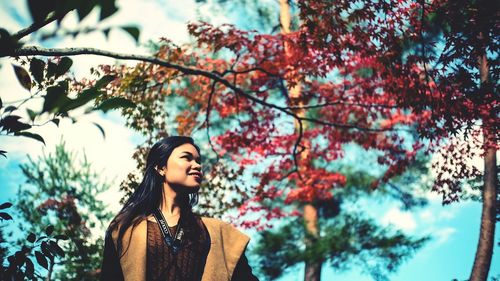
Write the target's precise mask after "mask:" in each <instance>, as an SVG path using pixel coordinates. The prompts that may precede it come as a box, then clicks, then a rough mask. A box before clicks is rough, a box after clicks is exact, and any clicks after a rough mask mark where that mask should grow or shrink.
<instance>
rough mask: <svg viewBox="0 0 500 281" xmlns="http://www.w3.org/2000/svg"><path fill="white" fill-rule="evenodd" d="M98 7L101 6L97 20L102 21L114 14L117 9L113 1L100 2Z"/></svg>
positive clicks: (104, 0)
mask: <svg viewBox="0 0 500 281" xmlns="http://www.w3.org/2000/svg"><path fill="white" fill-rule="evenodd" d="M100 6H101V15H100V17H99V20H101V21H102V20H103V19H105V18H107V17H109V16H111V15H112V14H114V13H116V11H118V8H117V7H116V5H115V0H101V1H100Z"/></svg>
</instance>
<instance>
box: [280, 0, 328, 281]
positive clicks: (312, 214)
mask: <svg viewBox="0 0 500 281" xmlns="http://www.w3.org/2000/svg"><path fill="white" fill-rule="evenodd" d="M290 22H291V15H290V6H289V5H288V0H280V23H281V31H282V33H283V34H286V33H290V29H291V28H290ZM288 49H289V46H288V45H285V52H287V53H288ZM300 92H301V85H300V82H298V83H297V85H296V86H294V87H293V88H291V89H290V92H289V95H290V99H291V101H292V103H293V105H295V106H299V107H300V106H303V104H302V102H298V103H297V104H295V103H296V102H295V101H297V100H298V98H299V97H300ZM295 113H296V114H297V115H298V116H300V117H303V116H304V110H300V109H298V110H296V111H295ZM298 127H299V123H298V121H297V120H296V121H295V128H296V130H297V131H298ZM303 130H304V131H305V130H306V126H305V125H304V126H303ZM304 146H305V147H306V149H305V150H304V151H302V153H301V154H300V155H299V159H300V160H302V161H300V162H301V163H302V165H307V163H304V160H305V159H307V153H308V151H307V149H308V148H309V147H310V145H309V143H307V142H306V141H305V142H304ZM300 170H301V169H300V168H299V171H300ZM303 219H304V223H305V226H304V227H305V231H306V232H307V233H309V234H310V235H311V236H312V237H314V238H312V239H310V238H306V240H305V241H304V242H305V245H306V248H308V247H311V245H313V244H314V243H315V240H316V239H315V238H316V237H318V235H319V231H318V210H317V209H316V207H315V206H314V205H312V204H306V205H305V206H304V212H303ZM306 236H309V235H306ZM322 263H323V262H322V260H319V261H318V260H313V261H311V260H307V261H306V262H305V273H304V280H305V281H320V280H321V265H322Z"/></svg>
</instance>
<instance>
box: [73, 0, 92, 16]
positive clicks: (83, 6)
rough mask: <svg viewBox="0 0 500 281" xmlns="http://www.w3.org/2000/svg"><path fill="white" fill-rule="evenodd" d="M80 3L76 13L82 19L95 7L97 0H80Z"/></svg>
mask: <svg viewBox="0 0 500 281" xmlns="http://www.w3.org/2000/svg"><path fill="white" fill-rule="evenodd" d="M79 2H80V3H79V5H78V7H77V8H76V13H77V14H78V20H79V21H82V20H83V19H84V18H85V17H86V16H88V14H90V12H91V11H92V9H94V7H95V4H96V2H95V1H79Z"/></svg>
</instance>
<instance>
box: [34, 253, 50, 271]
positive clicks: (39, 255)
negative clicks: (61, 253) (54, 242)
mask: <svg viewBox="0 0 500 281" xmlns="http://www.w3.org/2000/svg"><path fill="white" fill-rule="evenodd" d="M35 257H36V262H38V264H39V265H41V266H43V267H44V268H45V269H48V264H47V259H46V258H45V256H44V255H43V254H42V253H41V252H40V251H35Z"/></svg>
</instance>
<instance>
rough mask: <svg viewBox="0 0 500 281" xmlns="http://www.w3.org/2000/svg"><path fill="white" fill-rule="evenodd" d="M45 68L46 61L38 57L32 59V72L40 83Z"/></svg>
mask: <svg viewBox="0 0 500 281" xmlns="http://www.w3.org/2000/svg"><path fill="white" fill-rule="evenodd" d="M44 69H45V62H44V61H43V60H39V59H37V58H33V59H31V62H30V72H31V74H32V75H33V77H34V78H35V81H36V82H38V83H39V84H40V83H42V81H43V71H44Z"/></svg>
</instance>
